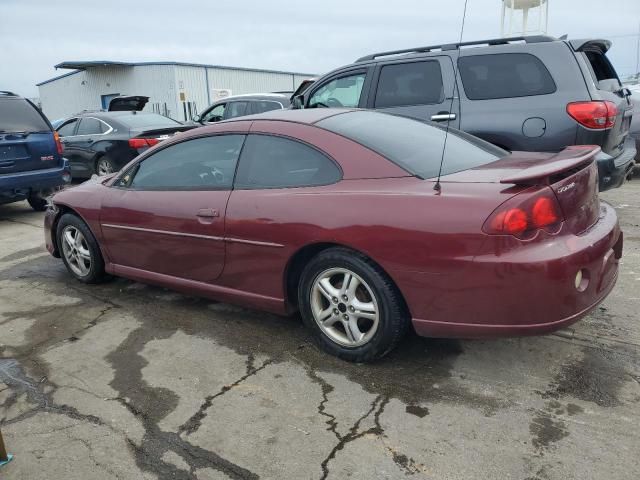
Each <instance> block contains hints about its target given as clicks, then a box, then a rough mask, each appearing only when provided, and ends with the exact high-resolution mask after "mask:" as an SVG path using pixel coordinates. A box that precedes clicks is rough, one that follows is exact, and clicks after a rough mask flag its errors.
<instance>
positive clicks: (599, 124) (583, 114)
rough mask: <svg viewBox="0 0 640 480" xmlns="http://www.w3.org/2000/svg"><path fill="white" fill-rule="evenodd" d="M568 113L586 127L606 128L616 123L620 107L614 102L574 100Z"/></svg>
mask: <svg viewBox="0 0 640 480" xmlns="http://www.w3.org/2000/svg"><path fill="white" fill-rule="evenodd" d="M567 113H568V114H569V116H570V117H571V118H573V119H574V120H575V121H576V122H578V123H579V124H580V125H582V126H584V127H587V128H592V129H595V130H604V129H607V128H611V127H613V126H614V125H615V123H616V116H617V115H618V107H616V104H615V103H613V102H601V101H597V102H572V103H569V104H568V105H567Z"/></svg>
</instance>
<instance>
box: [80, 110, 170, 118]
mask: <svg viewBox="0 0 640 480" xmlns="http://www.w3.org/2000/svg"><path fill="white" fill-rule="evenodd" d="M131 115H144V116H147V115H160V114H159V113H155V112H143V111H132V110H121V111H113V112H105V111H103V110H96V111H93V112H92V111H87V112H80V113H77V114H76V115H72V117H96V118H102V117H104V118H118V117H127V116H131ZM160 116H162V115H160Z"/></svg>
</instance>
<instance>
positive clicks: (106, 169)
mask: <svg viewBox="0 0 640 480" xmlns="http://www.w3.org/2000/svg"><path fill="white" fill-rule="evenodd" d="M116 171H118V170H117V168H116V165H115V163H114V162H113V160H111V159H110V158H109V157H107V156H106V155H103V156H102V157H100V158H98V160H96V174H97V175H98V176H99V177H102V176H104V175H109V174H111V173H113V172H116Z"/></svg>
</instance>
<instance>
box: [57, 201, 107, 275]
mask: <svg viewBox="0 0 640 480" xmlns="http://www.w3.org/2000/svg"><path fill="white" fill-rule="evenodd" d="M56 240H57V242H58V248H59V249H60V256H61V257H62V261H63V262H64V265H65V267H67V270H68V271H69V273H70V274H71V275H73V276H74V277H75V278H76V279H77V280H79V281H81V282H83V283H100V282H102V281H103V280H104V279H105V278H106V275H105V272H104V259H103V258H102V253H101V252H100V247H99V246H98V242H97V241H96V239H95V237H94V236H93V234H92V233H91V230H89V227H88V226H87V225H86V224H85V223H84V222H83V221H82V220H81V219H80V218H79V217H77V216H76V215H74V214H72V213H65V214H64V215H62V217H61V218H60V221H58V227H57V228H56Z"/></svg>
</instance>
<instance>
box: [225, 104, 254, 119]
mask: <svg viewBox="0 0 640 480" xmlns="http://www.w3.org/2000/svg"><path fill="white" fill-rule="evenodd" d="M247 113H249V112H247V102H229V103H228V104H227V108H226V115H225V117H224V118H234V117H241V116H242V115H246V114H247Z"/></svg>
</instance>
